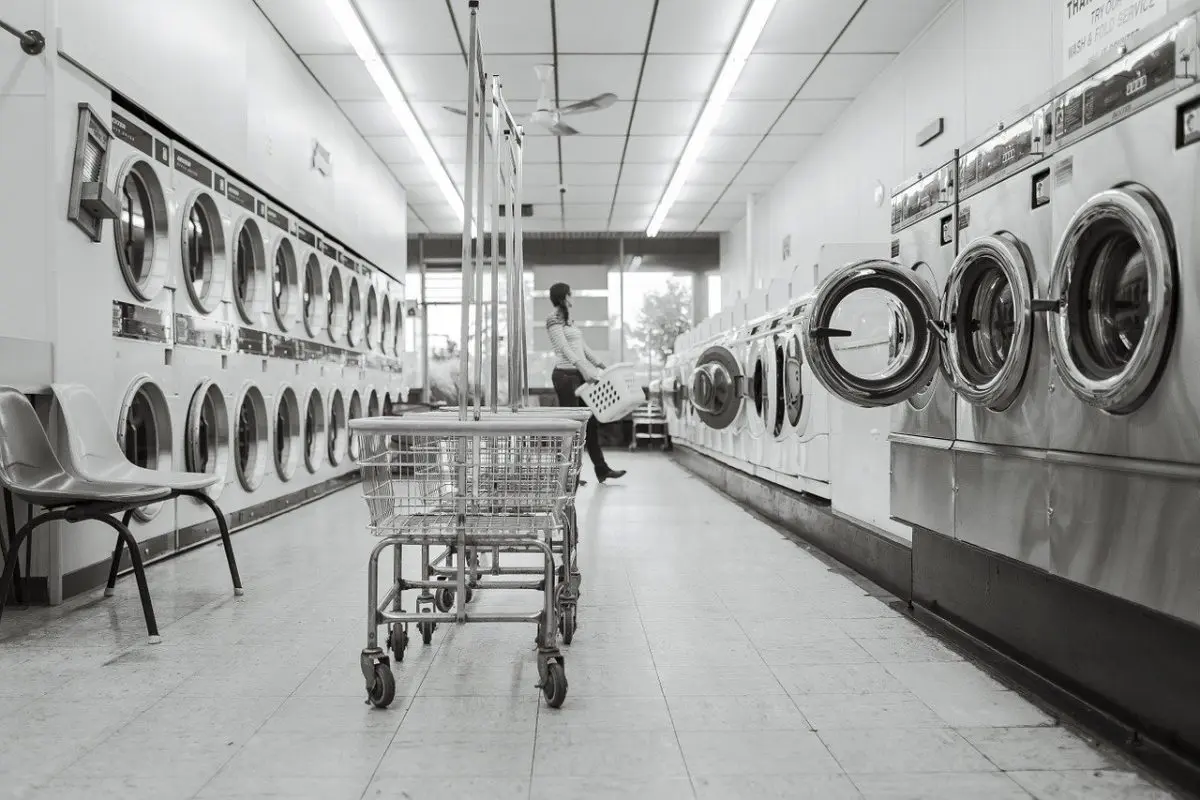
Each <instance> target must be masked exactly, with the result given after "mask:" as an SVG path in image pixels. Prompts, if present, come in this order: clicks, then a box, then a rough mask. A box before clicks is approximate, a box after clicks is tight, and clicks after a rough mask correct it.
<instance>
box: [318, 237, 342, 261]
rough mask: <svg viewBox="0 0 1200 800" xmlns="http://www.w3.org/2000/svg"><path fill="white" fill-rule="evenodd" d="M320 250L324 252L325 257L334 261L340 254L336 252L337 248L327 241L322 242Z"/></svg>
mask: <svg viewBox="0 0 1200 800" xmlns="http://www.w3.org/2000/svg"><path fill="white" fill-rule="evenodd" d="M321 252H322V253H324V254H325V257H326V258H332V259H333V260H334V261H338V260H339V257H340V256H339V253H338V249H337V248H336V247H334V246H333V245H331V244H330V243H329V242H322V244H321Z"/></svg>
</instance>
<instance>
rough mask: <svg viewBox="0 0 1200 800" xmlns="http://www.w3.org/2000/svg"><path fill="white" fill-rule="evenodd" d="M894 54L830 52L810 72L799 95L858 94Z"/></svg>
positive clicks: (830, 96) (811, 97)
mask: <svg viewBox="0 0 1200 800" xmlns="http://www.w3.org/2000/svg"><path fill="white" fill-rule="evenodd" d="M895 58H896V57H895V56H894V55H888V54H882V55H881V54H878V53H867V54H861V53H860V54H854V55H850V54H845V53H843V54H830V55H828V56H826V57H825V60H824V61H822V62H821V66H819V67H817V69H816V71H815V72H813V75H812V78H811V79H810V80H809V82H808V83H807V84H806V85H805V86H804V88H803V89H802V90H801V91H800V94H799V97H800V98H801V99H804V100H831V99H848V98H854V97H857V96H858V95H859V94H860V93H861V92H862V91H863V89H866V88H867V87H868V86H870V85H871V81H873V80H875V78H876V77H878V76H879V73H881V72H883V70H884V69H885V68H886V67H887V65H888V64H890V63H892V61H894V60H895Z"/></svg>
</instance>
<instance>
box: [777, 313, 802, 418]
mask: <svg viewBox="0 0 1200 800" xmlns="http://www.w3.org/2000/svg"><path fill="white" fill-rule="evenodd" d="M783 348H784V349H783V363H784V370H783V377H782V379H783V404H784V411H785V413H786V415H787V424H786V425H785V426H784V431H785V432H786V435H785V436H781V437H779V438H780V439H781V440H782V439H785V438H787V436H789V435H795V434H801V433H803V432H804V429H805V428H807V427H808V426H807V424H806V417H807V414H806V410H807V409H806V408H805V406H806V405H807V404H806V403H805V402H804V401H805V397H804V351H803V344H802V343H801V341H800V334H799V333H798V331H797V330H795V329H794V330H791V331H789V332H788V333H787V334H786V337H785V340H784V343H783ZM792 362H795V363H796V371H797V373H798V375H799V379H798V381H797V383H798V386H797V390H798V394H795V395H793V393H792V392H791V391H789V389H788V384H787V370H788V365H789V364H790V363H792Z"/></svg>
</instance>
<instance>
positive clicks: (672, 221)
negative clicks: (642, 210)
mask: <svg viewBox="0 0 1200 800" xmlns="http://www.w3.org/2000/svg"><path fill="white" fill-rule="evenodd" d="M699 224H700V218H699V217H677V216H675V215H674V214H669V215H667V218H666V219H665V220H663V224H662V230H664V231H667V232H668V233H691V232H692V231H694V230H696V226H697V225H699Z"/></svg>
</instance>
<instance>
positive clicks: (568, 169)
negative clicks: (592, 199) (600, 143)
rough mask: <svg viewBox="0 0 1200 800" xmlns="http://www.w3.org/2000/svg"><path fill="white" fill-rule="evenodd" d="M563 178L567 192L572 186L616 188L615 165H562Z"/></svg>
mask: <svg viewBox="0 0 1200 800" xmlns="http://www.w3.org/2000/svg"><path fill="white" fill-rule="evenodd" d="M563 177H564V178H566V184H567V191H568V192H570V190H571V187H572V186H614V187H615V186H616V185H617V165H616V164H571V163H565V164H563Z"/></svg>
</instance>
